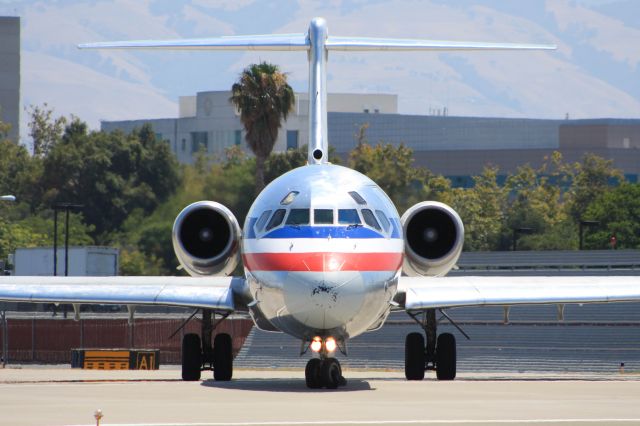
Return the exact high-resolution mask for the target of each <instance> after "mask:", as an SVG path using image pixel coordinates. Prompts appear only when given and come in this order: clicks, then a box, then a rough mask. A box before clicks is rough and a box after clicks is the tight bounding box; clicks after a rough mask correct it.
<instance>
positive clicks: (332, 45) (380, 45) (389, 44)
mask: <svg viewBox="0 0 640 426" xmlns="http://www.w3.org/2000/svg"><path fill="white" fill-rule="evenodd" d="M325 46H327V50H341V51H368V50H398V51H403V50H405V51H412V50H436V51H437V50H554V49H556V46H554V45H546V44H520V43H483V42H471V41H442V40H416V39H394V38H368V37H329V39H328V40H327V41H326V43H325Z"/></svg>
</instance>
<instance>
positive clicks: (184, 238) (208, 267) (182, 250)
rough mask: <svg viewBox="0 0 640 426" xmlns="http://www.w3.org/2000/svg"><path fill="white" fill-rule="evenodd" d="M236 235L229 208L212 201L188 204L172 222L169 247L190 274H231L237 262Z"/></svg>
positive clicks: (237, 235) (235, 226)
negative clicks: (171, 242)
mask: <svg viewBox="0 0 640 426" xmlns="http://www.w3.org/2000/svg"><path fill="white" fill-rule="evenodd" d="M240 237H241V230H240V225H238V221H237V220H236V218H235V216H234V215H233V213H231V210H229V209H228V208H226V207H225V206H223V205H222V204H220V203H216V202H214V201H198V202H196V203H193V204H190V205H188V206H187V207H185V208H184V209H183V210H182V211H181V212H180V214H179V215H178V217H176V220H175V222H174V223H173V232H172V240H173V250H174V251H175V252H176V256H177V257H178V260H179V261H180V265H182V267H183V268H184V269H185V270H186V271H187V272H188V273H189V275H192V276H202V275H229V274H231V273H232V272H233V270H234V269H235V267H236V265H238V262H239V261H240Z"/></svg>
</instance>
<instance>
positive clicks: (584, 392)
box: [0, 366, 640, 426]
mask: <svg viewBox="0 0 640 426" xmlns="http://www.w3.org/2000/svg"><path fill="white" fill-rule="evenodd" d="M345 373H346V376H347V379H348V383H347V386H346V387H343V388H339V389H337V390H309V389H307V388H306V386H305V383H304V379H303V372H302V371H283V370H240V371H236V372H235V374H234V379H233V380H232V381H231V382H215V381H213V380H211V379H209V378H205V379H204V380H203V381H199V382H182V381H180V380H178V379H177V377H178V376H179V374H180V372H179V370H178V369H176V368H172V369H162V370H159V371H87V370H75V369H74V370H72V369H70V368H68V367H62V368H51V367H46V368H37V367H34V366H29V367H24V368H21V369H16V368H15V367H14V368H12V369H4V370H2V369H0V425H11V426H20V425H53V426H57V425H95V424H96V422H95V420H94V418H93V414H94V412H95V411H96V410H97V409H101V410H102V413H103V415H104V417H103V418H102V422H101V423H100V424H101V425H102V426H105V425H153V426H160V425H162V426H169V425H186V426H196V425H197V426H205V425H235V426H240V425H252V426H258V425H287V424H288V425H323V424H326V425H354V424H356V425H403V424H436V425H439V424H442V425H444V424H545V425H549V424H551V425H555V424H557V425H567V424H575V425H583V424H593V423H600V424H640V410H639V409H638V395H640V376H637V375H631V374H625V375H620V374H590V375H587V374H566V373H564V374H544V375H540V374H486V373H474V374H472V373H466V374H462V375H461V376H460V377H459V378H458V379H457V380H456V381H453V382H437V381H435V380H432V379H427V380H424V381H420V382H407V381H406V380H404V378H403V377H402V374H401V373H398V372H382V371H375V370H370V371H354V370H348V371H346V372H345Z"/></svg>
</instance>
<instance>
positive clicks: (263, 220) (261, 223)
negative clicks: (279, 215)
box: [255, 210, 271, 232]
mask: <svg viewBox="0 0 640 426" xmlns="http://www.w3.org/2000/svg"><path fill="white" fill-rule="evenodd" d="M270 214H271V210H267V211H266V212H264V213H262V214H261V215H260V218H258V221H257V222H256V225H255V230H256V232H260V231H262V228H263V227H264V224H265V223H267V219H269V215H270Z"/></svg>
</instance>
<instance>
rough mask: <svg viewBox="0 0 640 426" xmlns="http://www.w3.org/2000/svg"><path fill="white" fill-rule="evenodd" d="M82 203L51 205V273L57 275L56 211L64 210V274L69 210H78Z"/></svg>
mask: <svg viewBox="0 0 640 426" xmlns="http://www.w3.org/2000/svg"><path fill="white" fill-rule="evenodd" d="M83 207H84V205H83V204H72V203H58V204H56V205H54V206H53V275H54V276H56V275H58V211H59V210H64V212H65V224H64V276H65V277H66V276H68V275H69V212H70V211H71V210H80V209H82V208H83Z"/></svg>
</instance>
